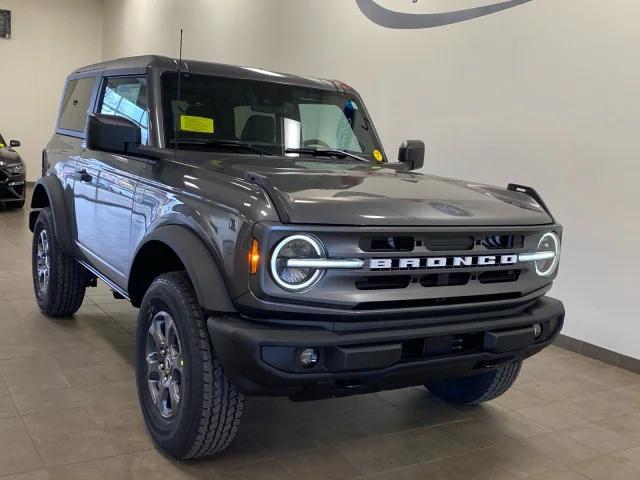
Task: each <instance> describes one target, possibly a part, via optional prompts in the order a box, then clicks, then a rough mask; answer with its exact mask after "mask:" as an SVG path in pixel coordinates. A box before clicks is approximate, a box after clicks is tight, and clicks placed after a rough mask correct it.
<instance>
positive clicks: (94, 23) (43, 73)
mask: <svg viewBox="0 0 640 480" xmlns="http://www.w3.org/2000/svg"><path fill="white" fill-rule="evenodd" d="M0 8H2V9H4V10H11V17H12V28H11V30H12V36H11V39H10V40H4V39H0V62H1V63H0V132H1V133H2V136H3V137H5V140H7V141H9V139H17V140H20V141H21V142H22V146H21V147H20V148H19V152H20V154H21V155H22V157H23V159H24V160H25V162H26V163H27V169H28V170H27V175H28V180H30V181H33V180H35V179H36V178H38V177H39V176H40V165H41V158H42V155H41V152H42V148H43V147H44V146H45V144H46V143H47V141H48V140H49V138H50V137H51V135H52V133H53V131H54V128H55V120H56V114H57V111H58V103H59V101H60V95H61V93H62V89H63V86H64V80H65V78H66V76H67V75H68V74H69V73H70V72H71V71H72V70H74V69H75V68H77V67H79V66H82V65H86V64H89V63H95V62H99V61H101V60H102V2H101V0H2V1H1V2H0Z"/></svg>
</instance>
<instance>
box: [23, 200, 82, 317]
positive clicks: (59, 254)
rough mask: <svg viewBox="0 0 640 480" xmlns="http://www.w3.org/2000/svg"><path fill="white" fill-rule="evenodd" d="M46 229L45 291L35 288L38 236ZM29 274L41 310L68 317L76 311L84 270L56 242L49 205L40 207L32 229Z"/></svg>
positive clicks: (78, 305)
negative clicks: (47, 245) (46, 280)
mask: <svg viewBox="0 0 640 480" xmlns="http://www.w3.org/2000/svg"><path fill="white" fill-rule="evenodd" d="M42 230H46V233H47V237H48V240H49V264H50V266H49V282H48V288H47V291H46V293H42V292H41V291H40V290H39V288H38V278H37V273H36V257H37V249H38V237H39V236H40V232H41V231H42ZM31 261H32V276H33V289H34V292H35V296H36V302H37V303H38V307H39V308H40V310H41V311H42V312H43V313H45V314H46V315H48V316H50V317H67V316H70V315H73V314H74V313H76V312H77V311H78V309H79V308H80V306H81V305H82V301H83V300H84V293H85V290H86V281H87V271H86V270H85V268H84V267H83V266H82V265H80V264H79V263H78V262H76V261H75V259H74V258H73V257H72V256H69V255H67V254H65V253H64V252H63V251H62V250H61V249H60V246H59V245H58V240H57V238H56V235H55V232H54V228H53V216H52V213H51V209H50V208H49V207H46V208H43V209H42V211H41V212H40V214H39V215H38V219H37V220H36V224H35V227H34V230H33V244H32V253H31Z"/></svg>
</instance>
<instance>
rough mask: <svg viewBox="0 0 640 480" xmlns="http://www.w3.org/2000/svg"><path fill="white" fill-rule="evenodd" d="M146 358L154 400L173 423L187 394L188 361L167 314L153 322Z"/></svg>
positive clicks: (157, 406) (156, 316)
mask: <svg viewBox="0 0 640 480" xmlns="http://www.w3.org/2000/svg"><path fill="white" fill-rule="evenodd" d="M145 358H146V360H147V384H148V386H149V393H150V394H151V399H152V401H153V403H154V405H155V407H156V409H157V410H158V413H160V415H161V416H162V418H164V419H167V420H170V419H172V418H173V417H175V416H176V415H177V413H178V408H179V406H180V402H181V399H182V392H183V391H184V389H183V367H184V359H183V358H182V347H181V343H180V335H179V334H178V329H177V327H176V324H175V322H174V320H173V317H172V316H171V315H170V314H169V313H167V312H165V311H162V312H158V313H156V314H155V315H154V316H153V318H152V319H151V324H150V325H149V329H148V331H147V344H146V357H145Z"/></svg>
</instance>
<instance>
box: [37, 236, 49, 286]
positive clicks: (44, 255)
mask: <svg viewBox="0 0 640 480" xmlns="http://www.w3.org/2000/svg"><path fill="white" fill-rule="evenodd" d="M50 265H51V257H50V256H49V237H48V236H47V231H46V230H42V231H40V235H39V236H38V251H37V253H36V274H37V276H38V289H39V290H40V293H41V294H42V295H45V294H46V293H47V290H49V273H50Z"/></svg>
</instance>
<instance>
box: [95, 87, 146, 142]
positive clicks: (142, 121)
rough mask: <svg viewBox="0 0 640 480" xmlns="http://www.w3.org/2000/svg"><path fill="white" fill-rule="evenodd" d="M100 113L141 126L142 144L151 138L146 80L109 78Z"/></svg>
mask: <svg viewBox="0 0 640 480" xmlns="http://www.w3.org/2000/svg"><path fill="white" fill-rule="evenodd" d="M100 113H103V114H105V115H118V116H120V117H124V118H128V119H129V120H131V121H132V122H134V123H136V124H137V125H138V126H140V130H141V131H142V144H143V145H146V144H147V139H148V137H149V112H148V110H147V79H146V78H137V77H136V78H132V77H128V78H108V79H107V81H106V85H105V89H104V96H103V98H102V102H101V104H100Z"/></svg>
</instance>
